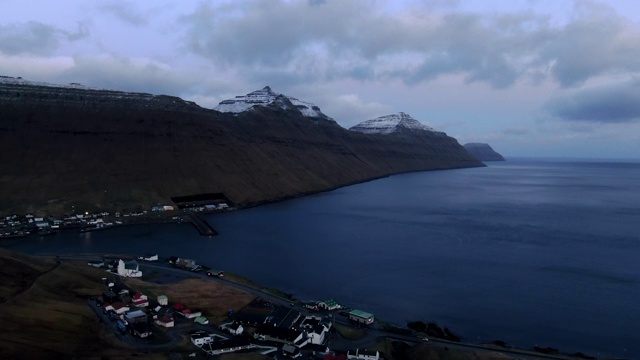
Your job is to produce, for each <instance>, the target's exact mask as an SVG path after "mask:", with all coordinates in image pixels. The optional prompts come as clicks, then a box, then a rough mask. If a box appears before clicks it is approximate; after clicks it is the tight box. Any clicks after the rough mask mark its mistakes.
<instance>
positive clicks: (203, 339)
mask: <svg viewBox="0 0 640 360" xmlns="http://www.w3.org/2000/svg"><path fill="white" fill-rule="evenodd" d="M212 341H213V339H212V338H211V335H209V334H206V333H204V332H198V333H193V334H191V342H192V343H193V345H195V346H197V347H202V345H204V344H210V343H211V342H212Z"/></svg>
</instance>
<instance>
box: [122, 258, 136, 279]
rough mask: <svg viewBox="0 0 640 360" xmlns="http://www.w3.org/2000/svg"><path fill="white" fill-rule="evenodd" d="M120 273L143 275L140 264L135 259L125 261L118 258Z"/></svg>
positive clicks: (131, 275)
mask: <svg viewBox="0 0 640 360" xmlns="http://www.w3.org/2000/svg"><path fill="white" fill-rule="evenodd" d="M117 269H118V270H117V271H118V275H120V276H124V277H141V276H142V271H140V266H139V265H138V262H137V261H135V260H131V261H127V262H124V261H122V259H120V260H118V268H117Z"/></svg>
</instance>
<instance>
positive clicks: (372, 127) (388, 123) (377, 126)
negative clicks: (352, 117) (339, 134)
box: [349, 112, 438, 134]
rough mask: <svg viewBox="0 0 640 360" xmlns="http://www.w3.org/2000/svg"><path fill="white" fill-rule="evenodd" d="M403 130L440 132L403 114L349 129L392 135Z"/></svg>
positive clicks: (376, 119)
mask: <svg viewBox="0 0 640 360" xmlns="http://www.w3.org/2000/svg"><path fill="white" fill-rule="evenodd" d="M403 129H409V130H422V131H430V132H435V133H437V132H438V131H436V130H434V129H433V128H432V127H430V126H427V125H424V124H422V123H421V122H419V121H418V120H416V119H414V118H412V117H411V116H410V115H409V114H406V113H403V112H399V113H397V114H391V115H385V116H380V117H378V118H375V119H371V120H366V121H363V122H361V123H360V124H358V125H355V126H352V127H351V128H349V130H351V131H357V132H361V133H364V134H391V133H394V132H399V131H402V130H403Z"/></svg>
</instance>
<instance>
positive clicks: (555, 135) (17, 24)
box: [0, 0, 640, 159]
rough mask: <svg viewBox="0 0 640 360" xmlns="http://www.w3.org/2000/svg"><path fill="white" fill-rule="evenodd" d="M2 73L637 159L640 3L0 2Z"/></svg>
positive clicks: (568, 153) (528, 149)
mask: <svg viewBox="0 0 640 360" xmlns="http://www.w3.org/2000/svg"><path fill="white" fill-rule="evenodd" d="M0 75H4V76H14V77H18V76H21V77H23V78H24V79H27V80H32V81H40V82H51V83H58V84H66V83H72V82H73V83H81V84H84V85H86V86H90V87H97V88H108V89H114V90H123V91H135V92H145V93H152V94H167V95H174V96H179V97H182V98H184V99H188V100H192V101H195V102H196V103H198V104H199V105H200V106H203V107H206V108H213V107H215V106H216V105H217V104H218V103H219V102H220V101H222V100H225V99H230V98H233V97H234V96H236V95H244V94H247V93H249V92H251V91H254V90H257V89H261V88H263V87H264V86H267V85H268V86H270V87H271V88H272V89H273V90H274V91H275V92H278V93H282V94H285V95H289V96H293V97H296V98H298V99H300V100H303V101H308V102H312V103H314V104H316V105H318V106H319V107H320V108H321V109H322V111H323V112H324V113H325V114H327V115H329V116H331V117H333V118H334V119H336V121H337V122H338V123H339V124H340V125H341V126H343V127H345V128H349V127H351V126H353V125H355V124H357V123H359V122H362V121H364V120H368V119H372V118H375V117H378V116H383V115H388V114H392V113H398V112H401V111H402V112H405V113H408V114H410V115H411V116H412V117H414V118H415V119H417V120H419V121H421V122H423V123H425V124H427V125H429V126H431V127H433V128H435V129H437V130H439V131H444V132H446V133H447V134H448V135H450V136H453V137H455V138H456V139H457V140H458V141H459V142H460V143H461V144H464V143H468V142H486V143H489V144H490V145H491V146H492V147H493V148H494V149H495V150H496V151H498V152H500V153H501V154H503V155H504V156H506V157H507V158H509V157H521V156H526V157H529V156H530V157H569V158H633V159H639V158H640V1H637V0H618V1H613V0H610V1H595V0H594V1H588V0H584V1H582V0H576V1H572V0H496V1H485V0H432V1H427V0H423V1H419V0H407V1H397V0H394V1H392V0H389V1H382V0H362V1H357V0H247V1H242V0H219V1H203V0H201V1H190V0H181V1H163V0H155V1H142V0H138V1H107V0H94V1H86V0H61V1H35V0H0Z"/></svg>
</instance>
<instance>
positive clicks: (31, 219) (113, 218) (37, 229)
mask: <svg viewBox="0 0 640 360" xmlns="http://www.w3.org/2000/svg"><path fill="white" fill-rule="evenodd" d="M172 200H173V201H174V203H175V205H168V204H159V205H154V206H152V207H151V208H150V212H149V211H148V210H140V211H132V212H114V213H113V214H112V213H110V212H98V213H90V212H89V211H84V212H80V213H74V214H70V215H63V216H60V217H55V216H36V215H34V214H31V213H28V214H25V215H17V214H14V215H9V216H5V217H4V218H0V239H3V238H5V239H8V238H20V237H25V236H28V235H30V234H39V235H50V234H55V233H56V232H57V231H58V230H62V229H74V228H77V229H80V231H92V230H99V229H105V228H110V227H113V226H117V225H123V224H126V223H136V222H140V221H141V220H139V218H144V217H149V216H156V215H157V216H160V215H163V216H164V215H168V216H171V215H175V216H174V217H173V218H172V220H181V218H180V217H179V216H178V215H180V214H183V213H187V214H188V213H194V212H219V211H226V210H231V209H232V207H230V206H229V203H230V202H229V200H228V199H227V198H226V197H225V196H224V194H200V195H190V196H183V197H176V198H172ZM74 212H75V211H74Z"/></svg>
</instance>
